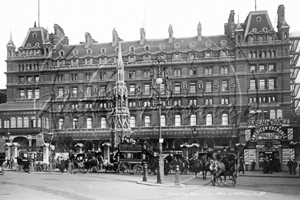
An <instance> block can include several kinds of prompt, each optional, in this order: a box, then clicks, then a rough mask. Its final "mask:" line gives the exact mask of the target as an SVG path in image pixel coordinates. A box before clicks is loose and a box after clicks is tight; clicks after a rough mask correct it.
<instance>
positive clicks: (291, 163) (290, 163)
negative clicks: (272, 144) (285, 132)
mask: <svg viewBox="0 0 300 200" xmlns="http://www.w3.org/2000/svg"><path fill="white" fill-rule="evenodd" d="M287 166H288V168H289V172H290V174H292V168H293V161H292V159H291V158H290V159H289V161H288V162H287Z"/></svg>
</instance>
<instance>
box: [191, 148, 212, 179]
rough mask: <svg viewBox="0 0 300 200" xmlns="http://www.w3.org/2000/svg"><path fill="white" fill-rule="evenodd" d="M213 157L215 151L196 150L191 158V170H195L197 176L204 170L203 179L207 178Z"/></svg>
mask: <svg viewBox="0 0 300 200" xmlns="http://www.w3.org/2000/svg"><path fill="white" fill-rule="evenodd" d="M212 158H213V152H211V151H202V152H195V153H194V155H193V157H192V158H191V159H190V160H189V171H190V172H194V173H195V175H196V177H197V175H198V173H200V172H202V177H203V180H206V174H207V172H208V171H209V165H210V160H211V159H212Z"/></svg>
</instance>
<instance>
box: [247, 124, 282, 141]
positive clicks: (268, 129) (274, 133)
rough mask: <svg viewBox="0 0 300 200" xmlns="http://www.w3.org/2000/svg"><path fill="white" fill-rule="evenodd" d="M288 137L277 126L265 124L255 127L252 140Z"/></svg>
mask: <svg viewBox="0 0 300 200" xmlns="http://www.w3.org/2000/svg"><path fill="white" fill-rule="evenodd" d="M265 139H287V135H286V134H285V133H284V132H283V131H282V130H281V128H279V127H276V126H264V127H260V128H257V129H255V132H254V133H253V135H252V138H251V140H265Z"/></svg>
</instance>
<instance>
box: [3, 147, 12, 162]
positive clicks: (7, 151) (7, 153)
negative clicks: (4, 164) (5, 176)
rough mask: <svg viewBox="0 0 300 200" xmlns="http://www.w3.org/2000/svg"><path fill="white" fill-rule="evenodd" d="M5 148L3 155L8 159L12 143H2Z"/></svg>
mask: <svg viewBox="0 0 300 200" xmlns="http://www.w3.org/2000/svg"><path fill="white" fill-rule="evenodd" d="M4 148H5V156H6V157H7V158H8V159H10V157H11V153H12V143H6V144H5V145H4Z"/></svg>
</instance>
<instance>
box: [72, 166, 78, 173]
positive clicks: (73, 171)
mask: <svg viewBox="0 0 300 200" xmlns="http://www.w3.org/2000/svg"><path fill="white" fill-rule="evenodd" d="M71 171H72V174H76V173H77V172H78V168H75V167H74V166H73V165H72V169H71Z"/></svg>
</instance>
